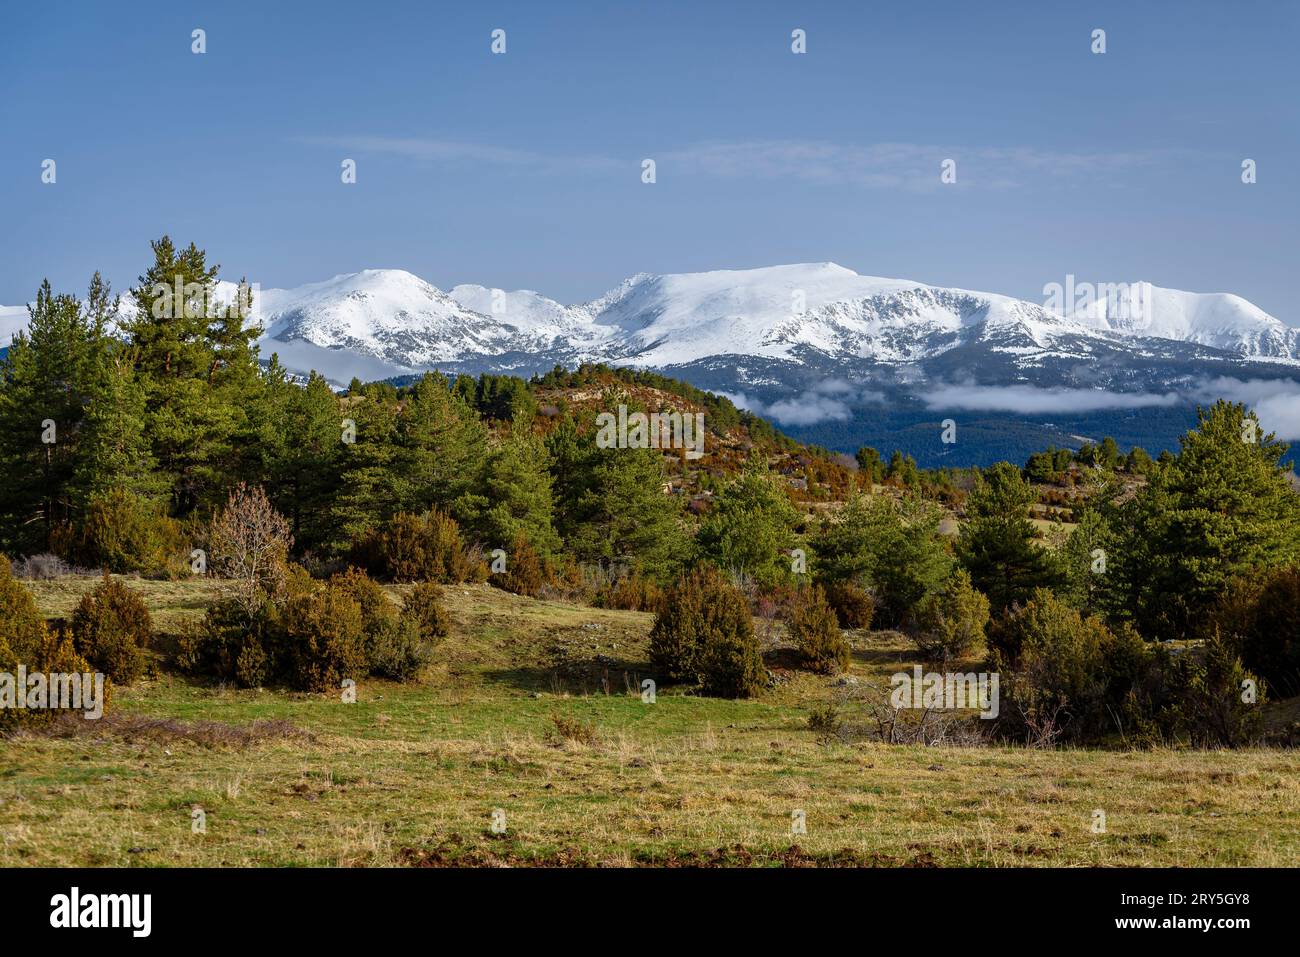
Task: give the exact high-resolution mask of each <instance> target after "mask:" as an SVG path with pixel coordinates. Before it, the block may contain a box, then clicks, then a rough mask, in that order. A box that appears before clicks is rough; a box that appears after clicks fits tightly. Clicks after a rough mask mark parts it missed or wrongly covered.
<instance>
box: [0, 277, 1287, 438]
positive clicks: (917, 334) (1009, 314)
mask: <svg viewBox="0 0 1300 957" xmlns="http://www.w3.org/2000/svg"><path fill="white" fill-rule="evenodd" d="M1131 288H1134V289H1140V302H1136V303H1135V302H1133V301H1130V300H1127V299H1125V298H1124V297H1123V296H1121V297H1119V299H1118V300H1117V299H1116V298H1115V297H1113V296H1111V297H1101V298H1098V299H1097V301H1095V302H1092V303H1091V304H1089V305H1086V306H1084V307H1082V308H1079V309H1077V311H1073V312H1069V313H1068V314H1065V313H1066V312H1067V310H1064V309H1055V308H1053V309H1049V308H1047V307H1045V306H1043V305H1039V304H1037V303H1033V302H1028V301H1024V300H1020V299H1015V298H1012V297H1009V296H1003V295H998V294H994V293H987V292H977V291H972V290H965V289H950V288H944V287H939V286H932V285H929V284H926V283H922V282H916V281H912V280H902V279H886V278H878V277H872V276H860V275H858V274H857V273H855V272H853V271H852V270H850V269H846V268H844V267H843V266H838V265H836V264H834V263H812V264H798V265H787V266H771V267H766V268H760V269H744V270H716V271H712V272H701V273H681V274H669V275H650V274H639V275H636V276H633V277H631V278H629V279H627V280H625V281H624V282H622V283H621V284H619V285H618V286H617V287H616V288H614V289H612V290H610V291H609V292H608V293H606V294H605V295H603V296H601V297H599V298H598V299H594V300H591V301H589V302H585V303H577V304H568V305H566V304H563V303H560V302H557V301H555V300H553V299H550V298H548V297H546V296H545V295H543V294H541V293H539V292H535V291H532V290H515V291H506V290H502V289H494V288H491V287H487V286H479V285H458V286H456V287H454V288H453V289H451V290H450V292H444V291H442V290H440V289H438V288H436V287H435V286H433V285H431V284H429V283H428V282H425V281H424V280H422V279H420V278H419V277H417V276H415V275H412V274H411V273H409V272H405V271H402V270H395V269H367V270H363V271H361V272H357V273H350V274H345V275H341V276H335V277H334V278H332V279H328V280H325V281H324V282H318V283H311V284H308V285H305V286H299V287H297V288H294V289H259V290H257V292H256V293H255V299H254V312H253V321H254V322H257V323H258V324H259V326H260V327H261V329H262V335H261V337H260V339H259V346H260V348H261V353H262V356H263V358H269V357H270V355H271V354H273V353H274V354H276V355H277V356H278V357H279V361H280V362H281V364H282V365H284V366H285V367H286V368H288V369H289V370H291V371H294V372H298V373H302V374H305V373H306V372H308V371H310V370H315V371H318V372H320V373H321V374H323V375H325V376H326V377H327V378H328V379H330V380H331V381H332V382H334V383H336V384H339V385H343V384H346V383H347V382H348V381H349V380H351V379H352V378H353V377H354V376H355V377H358V378H360V379H362V380H372V379H378V378H390V377H399V376H405V375H410V374H413V373H418V372H421V371H424V370H427V369H441V370H443V371H447V372H468V373H480V372H510V373H514V374H518V375H530V374H532V373H535V372H544V371H547V370H549V369H551V368H553V367H554V366H555V365H557V364H558V365H564V366H568V367H573V366H576V365H577V364H579V363H581V362H584V361H596V362H606V363H610V364H615V365H634V366H637V367H643V368H652V369H658V370H661V371H664V372H666V373H668V374H670V375H673V376H676V377H678V378H681V379H685V380H686V381H689V382H691V383H692V384H694V385H697V386H699V387H701V388H706V389H710V390H713V391H716V392H724V393H727V394H729V395H733V396H735V397H736V398H737V401H738V402H740V403H741V404H746V405H748V407H750V408H751V409H753V410H755V411H760V412H764V413H766V414H768V415H769V416H770V417H772V418H774V419H776V420H777V421H778V423H780V424H781V425H783V426H784V427H787V428H789V427H792V426H793V427H796V428H798V427H807V428H808V429H812V428H814V426H816V425H817V424H818V423H821V424H823V425H824V424H826V423H840V422H848V423H850V424H853V425H856V426H861V429H860V430H859V431H864V430H865V431H864V434H866V435H868V436H869V435H870V434H872V433H871V430H872V429H876V430H877V432H879V430H880V429H881V428H883V426H882V425H881V423H882V422H885V421H886V420H889V421H892V422H894V423H895V425H897V423H899V422H902V425H898V428H910V427H914V425H915V423H919V422H922V421H928V420H929V419H933V418H934V410H935V409H937V408H941V407H943V408H958V409H966V410H989V409H1001V410H1004V411H1005V412H1006V413H1008V415H1004V416H1002V421H1013V420H1014V421H1018V422H1022V423H1023V422H1025V421H1028V420H1029V419H1031V418H1032V417H1033V416H1035V415H1040V416H1041V414H1042V410H1043V409H1044V408H1050V409H1054V410H1057V411H1061V410H1064V411H1066V412H1072V411H1074V410H1075V406H1076V405H1077V407H1078V409H1080V410H1091V412H1093V413H1096V414H1098V415H1101V414H1102V412H1101V411H1100V410H1120V409H1125V410H1130V411H1131V410H1133V409H1161V410H1163V409H1169V408H1173V407H1177V408H1180V409H1183V410H1186V409H1190V408H1192V406H1193V405H1194V403H1195V402H1196V401H1201V400H1202V399H1204V398H1205V397H1206V395H1207V394H1208V393H1206V391H1205V389H1206V383H1216V382H1225V381H1232V382H1237V383H1238V384H1239V385H1241V386H1242V389H1243V390H1244V391H1240V395H1242V396H1246V395H1250V396H1253V397H1254V398H1252V400H1251V401H1253V402H1255V403H1256V404H1258V403H1259V402H1268V403H1271V406H1270V408H1275V409H1279V410H1280V414H1279V418H1281V419H1283V420H1288V419H1290V420H1292V421H1294V422H1295V423H1296V424H1295V425H1294V426H1291V427H1290V428H1291V430H1292V431H1293V432H1294V433H1295V435H1296V437H1300V329H1295V328H1291V327H1288V326H1287V325H1285V324H1284V323H1282V322H1281V321H1280V320H1278V319H1276V318H1274V317H1273V316H1270V315H1268V314H1267V313H1266V312H1264V311H1263V310H1261V309H1259V308H1258V307H1256V306H1254V305H1253V304H1251V303H1250V302H1247V301H1246V300H1245V299H1242V298H1240V297H1238V296H1234V295H1229V294H1198V293H1190V292H1182V291H1179V290H1174V289H1163V288H1160V287H1156V286H1150V285H1147V284H1132V287H1131ZM234 289H235V287H234V286H233V284H226V283H223V284H222V287H221V290H220V291H219V293H218V295H219V296H224V297H226V298H233V295H234ZM1075 301H1076V302H1077V300H1075ZM23 320H25V310H24V309H21V307H19V308H17V309H14V308H9V309H4V308H0V324H4V325H6V326H11V327H18V326H20V325H21V324H22V321H23ZM9 331H12V329H10V330H9ZM1275 386H1276V388H1275ZM1247 387H1248V388H1247ZM1225 388H1226V387H1225ZM1026 390H1028V391H1026ZM1034 390H1038V392H1039V393H1042V394H1046V395H1049V396H1051V397H1055V398H1054V399H1052V401H1050V402H1047V403H1043V402H1039V401H1038V399H1035V398H1034V396H1033V393H1034ZM1252 390H1253V391H1252ZM1270 390H1271V391H1270ZM1221 391H1222V390H1221ZM1063 394H1064V395H1066V399H1064V400H1061V399H1060V397H1061V396H1062V395H1063ZM1116 394H1118V395H1119V396H1120V398H1119V399H1117V400H1115V401H1112V402H1109V404H1107V403H1106V402H1103V401H1101V400H1099V399H1098V396H1113V395H1116ZM1075 395H1077V402H1076V401H1075V398H1074V396H1075ZM936 403H939V404H936ZM963 403H965V404H963ZM999 403H1000V404H999ZM900 410H903V412H906V415H905V416H904V417H903V419H899V415H900V414H902V413H901V412H900ZM1106 414H1107V415H1111V416H1112V417H1113V416H1116V415H1118V414H1119V413H1118V412H1117V411H1108V412H1106ZM1144 414H1145V413H1144ZM1151 415H1153V416H1156V415H1157V413H1155V412H1152V413H1151ZM909 417H910V418H909ZM1157 417H1158V416H1157ZM1148 418H1150V416H1148ZM1183 418H1184V419H1185V416H1184V417H1183ZM1060 421H1064V419H1061V420H1060ZM1070 421H1071V422H1072V423H1073V425H1072V426H1071V430H1067V431H1062V430H1058V432H1057V433H1051V434H1050V435H1047V436H1046V437H1047V438H1050V439H1051V440H1052V441H1056V438H1055V436H1056V435H1057V434H1063V435H1065V436H1066V438H1067V439H1068V438H1069V436H1071V435H1077V434H1078V433H1079V432H1080V430H1086V429H1088V428H1091V427H1092V425H1094V424H1096V423H1093V422H1091V421H1083V420H1081V419H1079V418H1077V417H1076V418H1074V419H1071V420H1070ZM1173 421H1174V420H1171V422H1173ZM1177 421H1178V422H1181V421H1183V420H1182V419H1178V420H1177ZM909 422H911V423H913V425H910V426H909V425H908V424H907V423H909ZM1265 424H1266V426H1267V425H1268V423H1265ZM1170 427H1171V428H1172V426H1170ZM1182 427H1183V426H1181V425H1179V429H1180V430H1181V428H1182ZM845 428H848V426H845ZM1172 434H1175V435H1176V433H1172ZM803 437H805V438H811V439H812V440H814V441H819V442H822V443H823V444H826V445H831V446H833V445H835V444H836V443H837V442H840V440H839V438H838V433H837V434H835V435H831V434H829V433H827V434H826V435H823V434H821V433H815V434H809V433H808V432H807V431H805V433H804V436H803ZM1044 437H1045V435H1044V434H1037V435H1034V436H1030V437H1026V438H1024V441H1025V442H1026V443H1028V442H1031V441H1032V442H1037V443H1038V444H1039V446H1041V445H1043V444H1046V443H1045V442H1044V441H1043V440H1044ZM1284 437H1286V436H1284ZM878 441H881V442H884V441H887V440H884V439H880V440H878ZM1063 441H1064V440H1063ZM1161 441H1164V439H1163V438H1162V439H1161ZM840 444H843V443H842V442H841V443H840ZM1076 444H1077V443H1076ZM951 451H952V450H951V449H944V450H941V451H940V453H937V454H940V455H948V454H949V453H950V452H951ZM965 452H966V450H965V449H963V450H962V454H965Z"/></svg>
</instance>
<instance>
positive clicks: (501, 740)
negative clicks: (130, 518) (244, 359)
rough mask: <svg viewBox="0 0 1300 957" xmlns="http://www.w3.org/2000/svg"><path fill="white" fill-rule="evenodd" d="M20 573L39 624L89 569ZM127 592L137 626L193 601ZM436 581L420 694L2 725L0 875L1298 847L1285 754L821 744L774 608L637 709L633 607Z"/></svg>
mask: <svg viewBox="0 0 1300 957" xmlns="http://www.w3.org/2000/svg"><path fill="white" fill-rule="evenodd" d="M27 584H28V587H29V588H31V590H32V591H33V593H34V595H35V597H36V600H37V602H38V604H39V605H40V607H41V609H42V611H43V612H44V613H45V614H46V615H49V616H62V615H66V614H68V613H69V612H70V611H71V609H72V607H73V606H74V605H75V603H76V601H77V599H78V598H79V596H80V595H81V594H82V593H83V592H85V591H87V590H89V589H90V588H92V587H93V586H94V584H95V579H93V578H64V579H60V580H57V581H48V582H29V583H27ZM130 584H131V586H132V587H134V588H136V589H138V590H140V591H141V592H142V593H143V594H144V595H145V597H146V599H147V601H148V603H149V605H150V609H151V612H152V614H153V616H154V621H155V625H156V627H157V628H158V629H159V631H160V632H162V633H163V636H162V638H161V639H160V640H162V641H166V633H167V632H169V631H170V632H174V631H175V630H176V629H177V628H179V627H181V625H182V624H183V623H184V621H185V620H186V619H187V618H192V617H195V616H198V615H200V614H202V609H203V608H204V607H205V606H206V604H207V603H208V602H209V601H210V600H211V599H212V597H213V590H212V586H211V585H208V584H204V583H195V582H180V583H178V582H155V581H143V580H134V579H133V580H131V581H130ZM402 590H403V589H402V588H401V587H394V588H390V589H389V591H390V593H391V594H392V595H393V596H394V597H395V598H400V594H401V592H402ZM445 592H446V604H447V607H448V610H449V611H450V613H451V615H452V619H453V622H454V627H453V631H452V637H451V638H450V639H448V640H446V641H445V642H443V644H442V645H441V646H440V650H439V657H438V662H437V664H436V665H435V666H433V667H432V668H431V669H430V671H429V672H428V673H427V674H426V675H425V676H424V677H423V679H422V680H421V681H419V682H417V683H407V684H397V683H389V682H384V681H378V680H369V679H368V680H365V681H363V682H362V683H361V684H360V685H359V687H358V689H357V692H358V693H357V700H356V702H355V703H345V702H344V701H343V700H341V696H337V695H334V696H321V695H308V694H297V693H287V692H283V691H276V690H270V689H262V690H235V689H229V688H221V687H215V686H209V685H203V684H199V683H194V682H191V681H189V680H187V679H183V678H180V677H177V676H175V675H173V674H169V673H166V672H161V673H157V674H154V675H152V676H150V677H147V678H145V679H143V680H141V681H139V682H137V683H136V684H135V685H134V686H132V687H130V688H119V689H117V690H116V692H115V698H114V706H113V711H112V713H111V714H110V715H109V716H108V717H106V718H105V719H104V720H102V721H100V722H77V723H75V725H73V726H70V727H68V728H63V729H59V730H54V731H50V732H41V733H39V734H27V735H24V736H19V737H16V738H13V739H10V740H7V741H2V742H0V866H21V865H83V866H101V865H103V866H121V865H139V866H177V865H181V866H191V865H193V866H269V865H303V866H337V865H342V866H353V865H358V866H385V865H412V866H437V865H447V864H452V865H454V864H479V865H483V864H486V865H493V864H544V865H639V864H660V865H675V864H676V865H713V864H726V865H758V866H764V865H811V864H820V865H882V866H944V865H974V866H1022V865H1046V866H1083V865H1102V866H1110V865H1174V866H1188V867H1196V866H1211V865H1262V866H1283V865H1290V866H1294V865H1296V864H1297V863H1300V754H1297V753H1296V752H1295V751H1286V750H1270V749H1257V750H1240V751H1212V752H1211V751H1174V750H1167V751H1127V750H1058V751H1037V750H1028V749H1024V748H1016V747H972V748H958V747H952V748H938V747H922V746H898V745H885V744H880V743H875V742H869V741H857V742H844V741H838V740H837V741H833V742H830V743H827V742H825V741H823V740H819V738H818V737H817V735H815V734H814V733H813V732H812V731H811V730H810V729H809V727H808V715H809V713H810V711H811V710H812V709H813V708H814V707H816V706H818V705H821V704H825V703H827V702H830V701H831V700H832V699H833V697H834V695H835V693H836V690H837V688H840V687H842V685H841V684H839V682H841V681H842V679H841V678H827V677H821V676H817V675H812V674H809V673H804V672H796V671H793V670H787V669H784V668H781V667H780V662H781V661H782V644H783V634H782V632H781V629H780V626H779V625H772V626H769V625H768V624H767V623H766V622H764V621H759V622H757V623H756V629H757V631H758V633H759V635H760V636H761V637H762V638H763V641H764V643H765V649H766V651H767V656H768V661H769V666H770V667H772V668H773V670H774V671H775V672H776V674H777V675H778V678H779V681H778V684H777V685H776V687H774V688H773V689H772V690H770V691H768V692H767V693H765V694H764V695H763V696H761V697H759V698H758V699H756V700H748V701H728V700H719V699H712V698H705V697H698V696H694V695H689V694H683V693H676V692H675V691H674V689H671V688H668V689H663V688H661V689H659V692H658V695H657V698H656V700H655V701H654V703H644V702H643V701H642V698H641V695H640V693H639V682H640V679H641V677H642V676H644V675H645V674H646V672H647V671H648V656H647V635H648V633H649V630H650V625H651V621H652V617H651V616H650V615H648V614H642V613H636V612H623V611H604V610H599V609H591V608H586V607H580V606H576V605H569V604H564V603H560V602H548V601H539V600H535V599H530V598H523V597H519V596H516V595H512V594H508V593H506V592H502V591H499V590H497V589H494V588H491V587H488V586H486V585H457V586H448V587H446V589H445ZM849 634H850V637H851V641H852V644H853V652H854V653H853V658H854V660H853V666H852V669H851V672H850V676H851V678H850V680H856V681H858V682H871V681H878V680H887V678H888V675H890V674H892V673H894V672H896V671H898V670H901V669H902V668H905V667H910V666H911V664H912V663H913V659H912V657H911V652H910V650H909V649H910V646H909V644H908V643H907V642H906V641H905V640H904V639H903V638H902V636H901V635H898V634H897V633H893V632H871V633H864V632H851V633H849ZM1276 707H1277V708H1278V709H1279V714H1281V713H1282V712H1287V713H1289V712H1291V711H1294V710H1295V708H1294V702H1290V703H1288V702H1282V703H1280V704H1279V705H1278V706H1276ZM194 809H201V810H202V812H203V814H204V816H205V824H206V830H205V832H204V833H195V832H194V830H193V827H192V813H193V811H194ZM496 809H500V810H501V811H504V815H505V816H504V825H505V829H504V832H503V833H494V831H493V827H492V816H493V812H494V810H496ZM1098 809H1100V810H1103V811H1104V812H1105V815H1106V828H1105V832H1104V833H1094V831H1093V821H1094V811H1095V810H1098ZM796 810H802V811H803V812H804V813H805V815H806V825H807V826H806V833H800V834H792V826H791V823H792V812H794V811H796ZM499 829H500V828H499V827H498V830H499Z"/></svg>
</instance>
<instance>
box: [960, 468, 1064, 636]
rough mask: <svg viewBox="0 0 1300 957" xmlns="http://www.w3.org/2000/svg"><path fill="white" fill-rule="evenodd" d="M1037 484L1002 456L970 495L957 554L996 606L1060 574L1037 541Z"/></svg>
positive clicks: (1045, 584) (1021, 597) (1016, 599)
mask: <svg viewBox="0 0 1300 957" xmlns="http://www.w3.org/2000/svg"><path fill="white" fill-rule="evenodd" d="M1036 499H1037V493H1035V491H1034V489H1033V486H1031V485H1030V484H1029V483H1028V482H1026V481H1025V480H1024V479H1023V478H1022V477H1021V475H1020V470H1019V469H1018V468H1016V467H1015V466H1014V465H1012V464H1011V463H1009V462H998V463H997V464H996V465H994V466H993V467H992V468H990V469H988V470H986V471H985V472H984V473H983V474H982V475H980V476H979V477H978V478H977V479H976V483H975V488H974V489H973V490H972V491H971V493H970V495H969V497H968V498H967V500H966V513H967V521H966V523H965V524H964V525H962V527H961V533H960V538H959V540H958V544H957V555H958V557H959V558H960V559H961V563H962V565H963V566H964V567H965V568H966V570H967V571H968V572H969V573H970V577H971V581H972V582H974V584H975V587H976V588H978V589H979V590H980V591H982V592H983V593H984V594H985V595H987V596H988V599H989V604H990V605H991V606H992V608H993V609H994V611H998V612H1000V611H1002V610H1003V609H1004V608H1007V607H1008V606H1010V605H1011V604H1012V603H1014V602H1022V601H1024V600H1026V599H1027V598H1028V597H1029V595H1030V594H1031V593H1032V592H1033V591H1034V589H1036V588H1045V587H1049V586H1050V585H1052V584H1053V583H1054V582H1055V580H1056V577H1057V576H1056V571H1055V569H1054V568H1053V565H1052V561H1051V558H1050V556H1049V555H1048V554H1047V552H1045V551H1044V550H1043V549H1042V548H1041V547H1039V546H1038V545H1037V544H1036V543H1035V542H1034V526H1033V525H1032V524H1031V523H1030V521H1029V519H1028V517H1027V516H1028V509H1029V506H1030V505H1031V504H1032V503H1033V502H1034V501H1035V500H1036Z"/></svg>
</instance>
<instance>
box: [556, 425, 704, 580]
mask: <svg viewBox="0 0 1300 957" xmlns="http://www.w3.org/2000/svg"><path fill="white" fill-rule="evenodd" d="M579 441H580V443H581V445H582V446H583V447H585V449H586V454H579V456H578V457H577V458H576V459H575V460H574V461H575V463H580V467H581V469H582V474H581V475H580V476H578V475H575V476H573V477H572V483H571V484H570V485H569V486H568V487H567V488H566V491H568V490H570V489H578V490H580V491H579V492H578V496H579V497H578V501H577V502H576V503H573V505H572V508H571V511H570V517H569V518H568V519H567V520H566V526H567V529H568V536H569V537H568V540H567V544H568V545H569V548H570V549H571V550H572V552H573V553H574V555H575V556H576V557H577V559H578V560H579V561H584V562H593V563H601V564H610V563H613V564H626V565H628V566H629V567H630V568H632V569H633V570H634V571H636V572H637V573H638V574H640V575H643V576H645V577H648V578H652V579H654V580H656V581H659V582H667V581H669V580H670V579H671V578H672V576H673V575H674V574H675V573H676V570H677V569H678V568H679V567H680V565H681V563H682V558H683V553H684V551H685V546H686V537H685V534H684V532H683V530H682V527H681V506H680V504H679V500H678V499H677V498H676V497H674V496H671V495H664V494H663V492H662V487H663V482H664V465H663V455H662V454H661V453H660V452H658V451H657V450H655V449H635V448H628V449H618V448H610V449H599V448H596V447H595V440H594V437H593V433H591V432H588V433H586V434H585V435H583V436H582V437H581V439H580V440H579ZM566 510H567V506H566Z"/></svg>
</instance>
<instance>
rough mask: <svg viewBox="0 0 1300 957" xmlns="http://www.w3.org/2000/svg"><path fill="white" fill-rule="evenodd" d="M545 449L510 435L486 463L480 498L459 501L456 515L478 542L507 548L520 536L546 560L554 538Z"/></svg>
mask: <svg viewBox="0 0 1300 957" xmlns="http://www.w3.org/2000/svg"><path fill="white" fill-rule="evenodd" d="M547 465H548V461H547V455H546V447H545V446H544V445H543V444H542V442H541V440H540V439H537V438H535V437H533V436H531V435H529V434H528V433H526V432H521V431H519V430H512V431H511V433H510V434H509V435H507V436H506V438H505V440H504V441H502V442H501V443H500V445H499V446H498V447H497V448H496V449H495V450H494V451H493V452H492V454H491V456H490V457H489V458H488V463H487V467H486V468H485V469H484V472H483V482H482V486H481V492H476V493H474V494H473V495H472V496H464V497H462V499H461V501H460V503H459V508H458V511H459V513H460V514H465V513H466V512H468V513H469V514H468V515H467V516H466V517H467V519H468V520H469V521H470V522H472V528H473V529H474V530H475V531H476V532H477V533H478V534H479V536H480V538H481V539H482V541H484V542H485V543H487V544H490V545H492V546H493V547H498V548H507V549H508V548H510V545H511V543H512V542H514V541H515V540H516V539H517V538H519V537H520V536H522V537H523V538H524V539H525V540H526V541H527V542H528V544H529V545H531V546H532V548H533V549H534V550H535V551H536V552H537V553H538V554H539V555H540V556H541V557H542V558H543V559H549V558H551V557H552V556H553V555H554V554H555V552H556V550H557V549H558V548H559V544H560V538H559V536H558V535H557V534H556V532H555V526H554V524H553V523H552V516H553V512H554V506H553V503H552V500H551V476H550V473H549V472H548V471H547Z"/></svg>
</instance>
